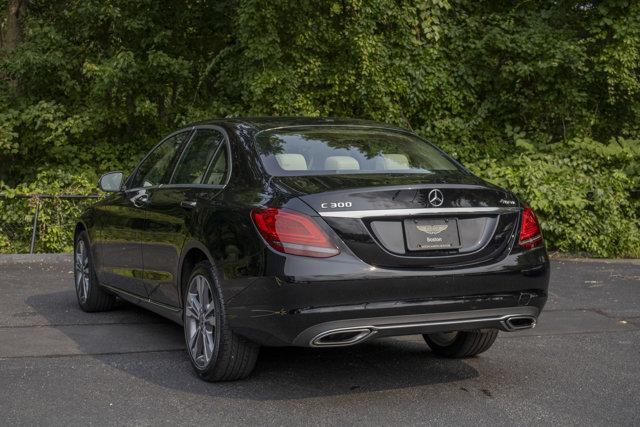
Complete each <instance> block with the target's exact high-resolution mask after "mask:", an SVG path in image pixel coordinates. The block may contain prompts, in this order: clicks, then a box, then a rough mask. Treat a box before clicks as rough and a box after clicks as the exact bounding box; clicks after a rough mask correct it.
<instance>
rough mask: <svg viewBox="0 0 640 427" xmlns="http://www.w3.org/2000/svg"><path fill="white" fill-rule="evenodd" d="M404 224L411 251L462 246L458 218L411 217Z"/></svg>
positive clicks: (437, 249) (438, 249) (406, 241)
mask: <svg viewBox="0 0 640 427" xmlns="http://www.w3.org/2000/svg"><path fill="white" fill-rule="evenodd" d="M403 225H404V240H405V244H406V245H407V249H408V250H409V251H412V252H422V251H447V250H452V249H460V247H462V244H461V241H460V229H459V228H458V219H457V218H409V219H405V220H404V224H403Z"/></svg>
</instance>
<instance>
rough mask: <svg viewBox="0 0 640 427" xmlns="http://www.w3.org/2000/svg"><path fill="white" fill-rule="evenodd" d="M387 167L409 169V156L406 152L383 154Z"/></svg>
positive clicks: (385, 166)
mask: <svg viewBox="0 0 640 427" xmlns="http://www.w3.org/2000/svg"><path fill="white" fill-rule="evenodd" d="M382 159H383V162H384V168H385V169H391V170H393V169H409V168H410V166H409V158H408V157H407V156H406V155H404V154H383V155H382Z"/></svg>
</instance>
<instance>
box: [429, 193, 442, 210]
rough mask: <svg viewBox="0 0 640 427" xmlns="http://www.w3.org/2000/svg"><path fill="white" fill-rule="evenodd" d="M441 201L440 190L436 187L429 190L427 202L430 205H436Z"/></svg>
mask: <svg viewBox="0 0 640 427" xmlns="http://www.w3.org/2000/svg"><path fill="white" fill-rule="evenodd" d="M442 202H444V196H443V195H442V191H440V190H438V189H434V190H431V191H429V203H431V206H435V207H438V206H440V205H441V204H442Z"/></svg>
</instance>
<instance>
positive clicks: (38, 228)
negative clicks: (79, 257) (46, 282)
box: [0, 194, 101, 254]
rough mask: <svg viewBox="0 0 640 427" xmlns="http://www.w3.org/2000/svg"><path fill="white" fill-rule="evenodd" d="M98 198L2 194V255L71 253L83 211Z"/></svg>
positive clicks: (67, 195) (94, 195) (0, 226)
mask: <svg viewBox="0 0 640 427" xmlns="http://www.w3.org/2000/svg"><path fill="white" fill-rule="evenodd" d="M100 197H101V196H100V195H98V194H89V195H81V194H20V195H11V196H7V195H1V194H0V253H14V254H16V253H52V252H69V251H71V249H72V247H73V231H74V229H75V224H76V221H77V220H78V218H79V216H80V214H81V213H82V211H83V210H84V209H85V208H86V207H87V206H89V205H91V204H92V203H95V201H96V199H98V198H100Z"/></svg>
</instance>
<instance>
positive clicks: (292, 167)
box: [276, 154, 307, 171]
mask: <svg viewBox="0 0 640 427" xmlns="http://www.w3.org/2000/svg"><path fill="white" fill-rule="evenodd" d="M276 160H277V161H278V165H280V167H281V168H282V169H284V170H286V171H306V170H307V161H306V160H305V158H304V156H303V155H302V154H276Z"/></svg>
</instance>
